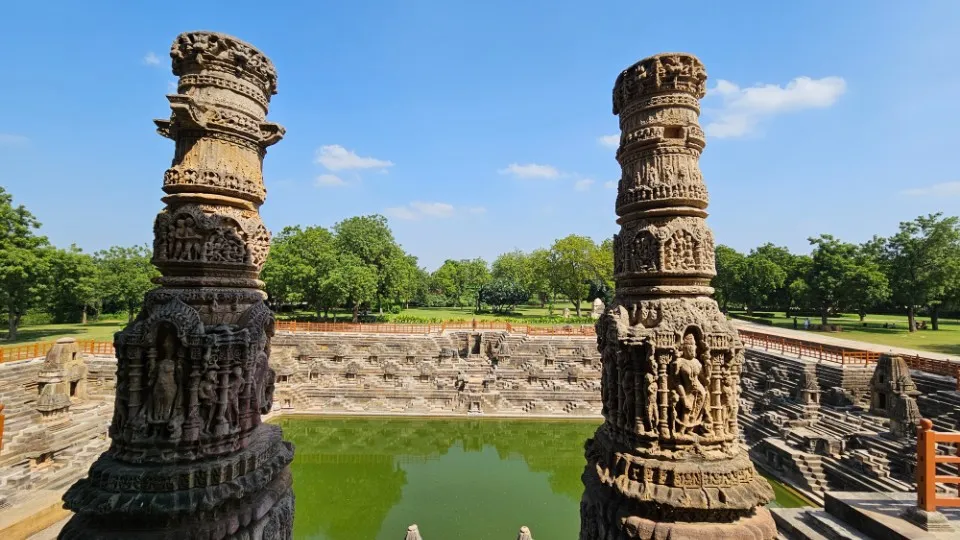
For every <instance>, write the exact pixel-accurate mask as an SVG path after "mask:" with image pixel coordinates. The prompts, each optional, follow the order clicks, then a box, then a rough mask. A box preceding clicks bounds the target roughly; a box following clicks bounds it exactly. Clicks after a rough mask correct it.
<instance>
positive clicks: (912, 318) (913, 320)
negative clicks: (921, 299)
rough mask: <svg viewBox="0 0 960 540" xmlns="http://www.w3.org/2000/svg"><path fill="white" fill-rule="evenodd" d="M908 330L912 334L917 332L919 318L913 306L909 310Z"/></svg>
mask: <svg viewBox="0 0 960 540" xmlns="http://www.w3.org/2000/svg"><path fill="white" fill-rule="evenodd" d="M907 328H909V329H910V331H911V332H916V331H917V317H916V314H915V313H914V311H913V305H911V306H910V307H908V308H907Z"/></svg>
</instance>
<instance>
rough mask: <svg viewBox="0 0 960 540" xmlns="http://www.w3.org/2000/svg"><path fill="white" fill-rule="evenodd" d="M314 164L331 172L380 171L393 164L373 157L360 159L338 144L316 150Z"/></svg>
mask: <svg viewBox="0 0 960 540" xmlns="http://www.w3.org/2000/svg"><path fill="white" fill-rule="evenodd" d="M316 162H317V163H319V164H321V165H323V166H324V167H326V168H327V169H330V170H331V171H342V170H351V169H382V170H384V171H385V170H386V168H387V167H393V162H392V161H389V160H385V159H377V158H374V157H360V156H358V155H357V154H356V153H355V152H354V151H352V150H347V149H346V148H344V147H342V146H340V145H339V144H328V145H325V146H321V147H320V148H319V149H318V150H317V155H316Z"/></svg>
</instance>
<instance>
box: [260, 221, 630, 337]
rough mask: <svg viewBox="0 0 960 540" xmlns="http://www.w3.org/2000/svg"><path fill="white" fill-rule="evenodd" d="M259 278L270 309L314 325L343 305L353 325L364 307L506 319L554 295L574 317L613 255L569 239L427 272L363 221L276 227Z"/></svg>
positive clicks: (597, 292)
mask: <svg viewBox="0 0 960 540" xmlns="http://www.w3.org/2000/svg"><path fill="white" fill-rule="evenodd" d="M262 278H263V280H264V282H265V283H266V285H267V293H268V294H269V296H270V301H271V302H272V303H273V305H274V308H275V309H282V308H283V307H284V306H303V307H306V308H307V309H309V310H311V311H313V312H315V313H316V316H317V317H318V318H322V319H326V318H327V317H328V316H329V313H330V312H331V311H332V310H335V309H339V308H344V307H346V308H348V309H350V310H351V312H352V313H353V318H354V320H357V319H359V317H360V313H361V310H364V309H374V310H376V311H378V312H380V311H383V310H384V309H387V310H389V311H391V312H394V313H399V312H400V311H401V310H402V309H404V308H407V307H409V306H411V305H418V306H428V307H458V308H459V307H472V308H473V309H475V310H477V311H480V310H483V309H484V308H485V306H486V307H489V308H490V309H491V310H492V311H495V312H500V313H506V312H509V311H511V310H512V309H513V308H514V307H515V306H517V305H519V304H526V303H529V302H530V301H531V300H533V301H535V302H536V303H539V304H541V305H547V304H551V305H552V303H553V302H554V301H555V300H556V299H557V298H558V297H561V298H566V299H568V300H569V301H570V302H572V304H573V306H574V308H575V309H576V311H577V314H578V315H579V314H580V312H581V306H582V304H583V302H585V301H588V300H592V299H593V298H595V297H597V296H604V295H609V291H611V290H612V284H613V250H612V244H611V243H610V241H607V242H604V243H603V244H601V245H597V244H596V243H595V242H594V241H593V240H591V239H590V238H586V237H583V236H575V235H571V236H568V237H566V238H563V239H560V240H557V241H556V242H555V243H554V244H553V245H552V246H551V247H550V248H549V249H540V250H535V251H533V252H531V253H523V252H520V251H515V252H511V253H505V254H503V255H501V256H500V257H498V258H497V259H496V260H495V261H494V263H493V265H492V266H491V265H490V264H488V263H487V262H486V261H485V260H483V259H481V258H477V259H463V260H453V259H449V260H447V261H445V262H444V263H443V264H442V265H441V266H440V268H438V269H437V270H435V271H434V272H432V273H431V272H428V271H427V270H426V269H424V268H422V267H421V266H419V264H418V261H417V258H416V257H415V256H413V255H411V254H409V253H407V252H406V251H404V249H403V248H402V247H401V246H400V245H399V244H398V243H397V242H396V240H395V239H394V237H393V233H392V232H391V230H390V227H389V226H388V224H387V220H386V218H384V217H383V216H380V215H371V216H359V217H352V218H348V219H345V220H343V221H341V222H339V223H337V224H335V225H334V226H333V227H332V228H331V229H326V228H324V227H305V228H304V227H300V226H295V227H287V228H285V229H283V230H282V231H280V233H279V234H278V235H277V236H276V237H275V238H274V239H273V242H272V247H271V250H270V255H269V257H268V258H267V263H266V265H265V266H264V269H263V274H262ZM591 294H592V295H593V296H591Z"/></svg>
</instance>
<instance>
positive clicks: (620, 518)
mask: <svg viewBox="0 0 960 540" xmlns="http://www.w3.org/2000/svg"><path fill="white" fill-rule="evenodd" d="M706 78H707V77H706V72H705V71H704V68H703V65H702V64H701V63H700V61H699V60H698V59H697V58H695V57H693V56H691V55H688V54H661V55H657V56H653V57H650V58H647V59H645V60H642V61H640V62H638V63H637V64H635V65H633V66H631V67H629V68H627V69H626V70H625V71H624V72H623V73H622V74H621V75H620V77H619V78H618V79H617V82H616V85H615V87H614V90H613V102H614V110H613V112H614V114H618V115H619V116H620V129H621V131H622V136H621V142H620V148H619V150H618V151H617V160H618V161H619V162H620V165H621V168H622V171H623V174H622V177H621V180H620V185H619V189H618V194H617V205H616V208H617V215H618V216H619V219H618V220H617V221H618V223H619V224H620V232H619V234H617V235H616V236H614V278H615V280H616V283H617V288H616V298H615V299H614V302H613V305H612V306H609V307H608V308H607V310H606V312H605V313H604V314H603V316H602V317H601V318H600V319H599V320H598V321H597V344H598V347H599V350H600V352H601V357H602V365H603V368H602V369H603V378H602V400H603V416H604V423H603V425H601V426H600V428H598V429H597V432H596V434H595V435H594V437H593V438H592V439H590V440H588V441H587V443H586V460H587V466H586V468H585V470H584V473H583V483H584V487H585V489H584V494H583V499H582V502H581V530H580V538H581V540H619V539H627V538H644V539H649V538H674V539H679V538H731V539H732V538H738V539H741V538H742V539H756V540H769V539H772V538H775V537H776V534H777V532H776V527H775V525H774V522H773V519H772V517H771V516H770V514H769V512H768V511H767V510H766V509H765V508H764V507H763V505H765V504H767V503H768V502H769V501H770V500H772V499H773V490H772V489H771V487H770V485H769V484H768V483H767V481H766V480H765V479H764V478H763V477H761V476H760V475H758V474H757V472H756V470H755V469H754V466H753V464H752V463H751V462H750V460H749V458H748V457H747V455H746V452H745V451H744V449H743V448H742V446H741V444H740V442H739V428H738V425H737V409H738V405H739V392H740V370H741V366H742V365H743V361H744V356H743V345H742V343H741V342H740V341H739V338H738V336H737V332H736V330H735V329H734V328H733V327H732V326H731V325H730V324H729V323H728V322H727V320H726V318H725V317H724V316H723V314H722V313H721V312H720V309H719V308H718V306H717V303H716V302H715V301H714V300H713V298H712V297H711V295H712V294H713V289H712V288H711V287H710V279H711V278H712V277H713V276H714V275H715V274H716V268H715V263H714V242H713V234H712V233H711V232H710V229H709V228H708V227H707V225H706V222H705V221H704V218H705V217H706V215H707V213H706V207H707V191H706V187H705V186H704V183H703V179H702V175H701V173H700V168H699V165H698V159H699V156H700V152H701V151H702V149H703V147H704V144H705V142H704V134H703V131H702V130H701V129H700V126H699V125H698V122H697V119H698V115H699V101H698V100H699V99H700V98H702V97H703V95H704V93H705V91H706Z"/></svg>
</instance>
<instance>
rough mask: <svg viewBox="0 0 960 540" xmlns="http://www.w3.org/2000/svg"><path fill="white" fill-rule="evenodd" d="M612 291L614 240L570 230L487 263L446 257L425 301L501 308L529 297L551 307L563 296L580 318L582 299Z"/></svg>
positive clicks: (429, 286)
mask: <svg viewBox="0 0 960 540" xmlns="http://www.w3.org/2000/svg"><path fill="white" fill-rule="evenodd" d="M612 290H613V241H612V240H611V239H608V240H605V241H604V242H602V243H601V244H599V245H598V244H597V243H596V242H594V241H593V240H592V239H590V238H588V237H586V236H578V235H575V234H572V235H570V236H567V237H565V238H561V239H559V240H557V241H555V242H554V243H553V245H551V246H550V247H549V248H541V249H535V250H533V251H531V252H530V253H524V252H522V251H512V252H509V253H504V254H502V255H500V256H499V257H497V258H496V260H494V261H493V264H492V265H489V266H488V265H487V263H486V261H484V260H483V259H472V260H459V261H455V260H447V261H445V262H444V263H443V265H442V266H441V267H440V268H438V269H437V270H436V271H435V272H433V274H431V275H430V280H429V282H428V284H427V291H428V295H427V297H426V298H424V303H426V304H428V305H454V306H462V305H465V304H466V303H467V302H468V301H469V302H472V303H474V304H475V305H476V307H477V309H478V310H479V309H480V307H481V304H486V305H488V306H490V307H491V309H492V310H494V311H498V312H506V311H510V310H511V309H512V308H513V307H514V306H516V305H517V304H525V303H528V302H530V301H531V300H533V301H535V302H536V303H539V304H540V305H541V306H546V305H548V304H549V305H550V306H553V304H554V303H555V302H556V300H557V299H558V298H563V299H566V300H568V301H569V302H571V303H572V304H573V306H574V309H575V310H576V315H577V316H578V317H579V316H581V313H582V306H583V303H584V302H587V301H591V300H593V299H594V298H602V299H604V300H605V301H607V302H609V300H610V296H612V294H611V293H612Z"/></svg>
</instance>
